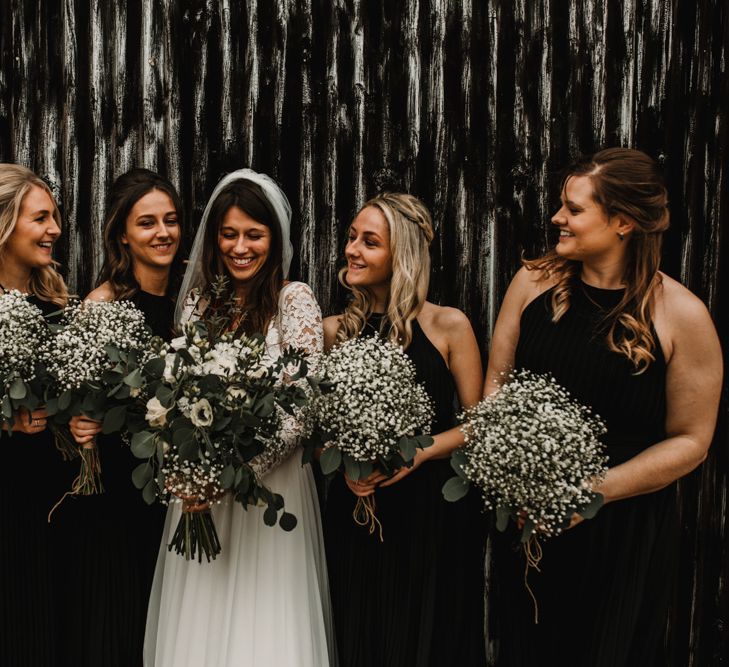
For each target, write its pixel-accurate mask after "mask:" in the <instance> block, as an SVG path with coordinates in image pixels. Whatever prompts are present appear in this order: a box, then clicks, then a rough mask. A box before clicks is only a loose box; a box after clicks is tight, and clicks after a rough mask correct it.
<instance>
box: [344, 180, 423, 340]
mask: <svg viewBox="0 0 729 667" xmlns="http://www.w3.org/2000/svg"><path fill="white" fill-rule="evenodd" d="M368 206H373V207H375V208H377V209H378V210H379V211H380V212H381V213H382V215H383V216H384V217H385V220H386V221H387V225H388V227H389V230H390V253H391V254H392V278H391V280H390V290H389V293H388V298H387V306H386V312H385V314H386V317H387V322H388V323H389V330H388V332H387V338H388V339H389V340H391V341H392V342H394V343H397V344H398V345H402V346H403V347H405V348H406V347H407V346H408V345H410V342H411V341H412V339H413V320H414V319H415V318H416V317H417V315H418V313H419V312H420V310H421V309H422V307H423V304H424V303H425V300H426V298H427V296H428V285H429V282H430V253H429V247H430V243H431V242H432V241H433V237H434V233H433V223H432V220H431V217H430V213H429V211H428V209H427V208H426V206H425V204H423V202H421V201H420V200H419V199H418V198H417V197H413V196H412V195H408V194H404V193H385V194H382V195H378V196H377V197H373V198H372V199H370V200H369V201H368V202H366V203H365V205H364V206H363V207H362V208H361V209H360V212H361V211H362V210H364V209H365V208H367V207H368ZM339 282H341V283H342V285H344V287H346V288H347V289H348V290H350V291H351V292H352V297H353V298H352V300H351V302H350V303H349V305H348V306H347V308H346V309H345V310H344V313H342V316H341V318H340V320H339V328H338V329H337V340H338V341H340V342H341V341H344V340H347V339H348V338H353V337H354V336H356V335H358V334H359V332H360V331H362V328H363V327H364V324H365V322H366V321H367V318H368V317H369V316H370V315H371V314H372V312H373V309H374V305H375V298H374V295H373V294H372V292H371V291H370V290H368V289H367V288H366V287H364V288H361V287H356V286H354V285H349V284H348V283H347V267H344V268H343V269H342V270H341V271H340V272H339Z"/></svg>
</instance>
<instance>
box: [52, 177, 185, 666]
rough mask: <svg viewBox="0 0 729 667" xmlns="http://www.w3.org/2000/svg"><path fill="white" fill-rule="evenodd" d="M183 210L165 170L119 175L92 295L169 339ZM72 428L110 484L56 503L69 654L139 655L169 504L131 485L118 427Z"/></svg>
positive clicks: (132, 659) (99, 662)
mask: <svg viewBox="0 0 729 667" xmlns="http://www.w3.org/2000/svg"><path fill="white" fill-rule="evenodd" d="M181 215H182V205H181V202H180V198H179V195H178V194H177V192H176V190H175V188H174V187H173V186H172V184H171V183H170V182H169V181H168V180H167V179H165V178H163V177H162V176H160V175H158V174H156V173H154V172H152V171H149V170H147V169H132V170H131V171H128V172H127V173H125V174H122V175H121V176H120V177H119V178H117V180H116V181H115V182H114V184H113V186H112V188H111V191H110V194H109V202H108V209H107V215H106V222H105V225H104V262H103V265H102V268H101V272H100V275H99V280H98V284H99V286H98V287H97V288H96V289H95V290H94V291H93V292H91V293H90V294H89V295H88V297H87V299H88V300H92V301H110V300H129V301H131V302H132V303H134V304H135V305H136V306H137V307H138V308H139V309H140V310H141V311H142V312H143V313H144V316H145V319H146V321H147V324H148V326H149V327H150V329H151V330H152V332H153V333H154V334H155V335H157V336H161V337H162V338H165V339H167V340H169V339H170V338H171V336H172V319H173V313H174V306H175V301H174V299H175V298H176V296H177V290H178V288H179V283H180V278H181V273H182V271H181V267H182V261H181V259H180V253H179V252H178V251H179V248H180V218H181ZM71 430H72V433H73V435H74V437H75V439H76V441H77V442H78V443H79V444H80V445H83V444H85V443H88V442H90V441H91V440H93V439H94V438H95V437H97V438H98V440H99V443H98V446H99V450H100V452H99V453H100V459H101V465H102V481H103V484H104V487H105V491H104V493H102V494H99V495H94V496H82V497H77V498H74V499H73V502H69V501H66V503H64V505H61V506H60V508H59V509H58V510H57V512H58V513H59V514H60V515H61V517H60V518H59V520H60V521H61V522H62V526H63V528H62V529H63V530H66V531H67V532H68V533H69V534H73V535H74V536H75V539H74V541H75V543H76V545H77V547H76V552H75V562H74V565H73V568H72V569H71V571H70V572H69V573H68V576H67V582H68V600H69V606H70V609H69V615H68V616H69V624H68V627H67V628H66V629H65V632H64V637H65V638H66V651H67V653H68V656H69V658H68V659H69V664H73V665H76V666H78V667H84V666H88V667H116V666H118V667H133V666H134V665H141V664H142V645H143V639H144V627H145V619H146V612H147V603H148V600H149V592H150V589H151V586H152V577H153V575H154V565H155V560H156V557H157V551H158V549H159V543H160V538H161V536H162V527H163V524H164V515H165V513H164V508H163V507H161V506H160V505H157V504H156V505H152V506H149V505H147V504H146V503H145V502H144V500H143V499H142V494H141V492H140V491H139V490H137V489H136V488H135V487H134V486H133V484H132V481H131V474H132V470H133V469H134V468H135V467H136V466H137V465H138V464H139V461H138V460H136V459H135V458H134V456H133V455H132V454H131V452H130V450H129V446H128V445H127V444H125V443H124V442H123V441H122V440H121V438H120V437H119V436H118V435H112V436H99V435H98V433H99V431H100V424H99V423H98V422H94V421H91V420H89V419H86V418H83V417H80V418H78V417H77V418H74V419H73V421H72V423H71ZM54 521H55V518H54ZM79 619H84V620H83V622H82V623H79Z"/></svg>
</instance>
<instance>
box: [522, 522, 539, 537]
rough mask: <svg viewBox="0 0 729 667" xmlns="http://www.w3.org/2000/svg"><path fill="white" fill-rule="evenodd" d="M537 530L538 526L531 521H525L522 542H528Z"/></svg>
mask: <svg viewBox="0 0 729 667" xmlns="http://www.w3.org/2000/svg"><path fill="white" fill-rule="evenodd" d="M536 528H537V524H535V523H534V522H533V521H532V520H531V519H524V527H523V528H522V529H521V541H522V542H527V541H528V540H529V538H530V537H531V536H532V533H533V532H534V531H535V530H536Z"/></svg>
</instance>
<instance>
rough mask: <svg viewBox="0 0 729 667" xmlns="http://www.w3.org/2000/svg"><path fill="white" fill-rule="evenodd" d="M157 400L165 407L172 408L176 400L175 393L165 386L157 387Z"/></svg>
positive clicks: (155, 393)
mask: <svg viewBox="0 0 729 667" xmlns="http://www.w3.org/2000/svg"><path fill="white" fill-rule="evenodd" d="M154 395H155V396H156V397H157V400H158V401H159V402H160V403H161V404H162V405H163V406H164V407H165V408H171V407H172V404H173V403H174V400H175V391H174V389H170V388H169V387H165V386H164V385H160V386H159V387H157V391H156V392H154Z"/></svg>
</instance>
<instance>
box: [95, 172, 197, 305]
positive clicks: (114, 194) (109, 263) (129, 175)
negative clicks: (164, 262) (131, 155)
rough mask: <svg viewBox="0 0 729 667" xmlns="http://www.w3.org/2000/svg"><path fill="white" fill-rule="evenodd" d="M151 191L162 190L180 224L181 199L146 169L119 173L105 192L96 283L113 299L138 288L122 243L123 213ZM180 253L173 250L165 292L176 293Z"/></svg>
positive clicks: (173, 189) (159, 178)
mask: <svg viewBox="0 0 729 667" xmlns="http://www.w3.org/2000/svg"><path fill="white" fill-rule="evenodd" d="M152 190H160V191H161V192H164V193H165V194H166V195H167V196H168V197H169V198H170V199H171V200H172V204H173V205H174V207H175V210H176V211H177V217H178V221H179V224H180V226H181V225H182V221H181V220H180V218H182V202H181V201H180V195H178V194H177V190H175V188H174V186H173V185H172V183H170V182H169V181H168V180H167V179H166V178H164V177H162V176H160V175H159V174H156V173H155V172H153V171H150V170H149V169H142V168H135V169H130V170H129V171H127V172H126V173H124V174H122V175H121V176H119V177H118V178H117V179H116V180H115V181H114V184H113V185H112V186H111V190H110V191H109V198H108V204H107V208H106V220H105V222H104V263H103V264H102V265H101V270H100V271H99V277H98V279H97V281H96V285H97V286H99V285H101V284H102V283H105V282H108V283H109V285H110V287H111V289H112V292H113V293H114V299H116V300H119V299H128V298H129V297H131V296H133V295H134V294H136V293H137V292H138V291H139V289H140V287H139V283H138V282H137V279H136V278H135V277H134V266H133V263H132V256H131V253H130V252H129V246H128V245H125V244H124V243H122V235H123V234H124V231H125V230H126V224H127V216H128V215H129V213H130V211H131V210H132V208H133V207H134V204H136V203H137V202H138V201H139V200H140V199H141V198H142V197H144V195H146V194H147V193H149V192H151V191H152ZM183 268H184V267H183V263H182V252H181V251H180V249H178V250H177V254H176V255H175V258H174V260H173V261H172V266H171V267H170V279H169V281H168V283H167V295H168V296H170V297H173V298H174V297H176V296H177V290H178V289H179V287H180V281H181V280H182V274H183V273H184V271H183Z"/></svg>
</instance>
